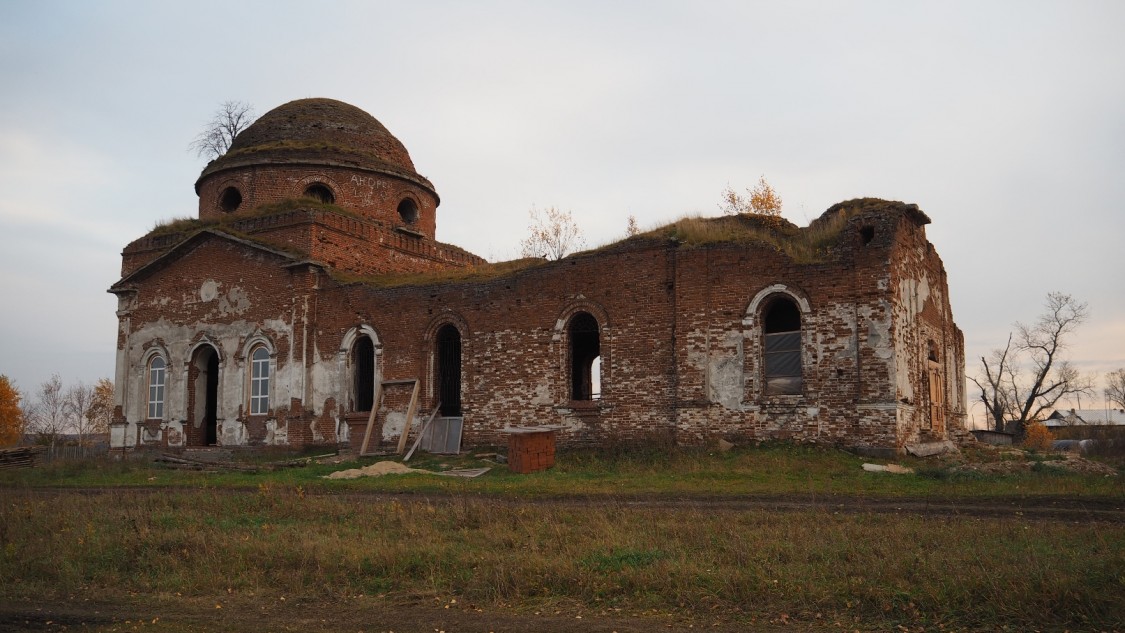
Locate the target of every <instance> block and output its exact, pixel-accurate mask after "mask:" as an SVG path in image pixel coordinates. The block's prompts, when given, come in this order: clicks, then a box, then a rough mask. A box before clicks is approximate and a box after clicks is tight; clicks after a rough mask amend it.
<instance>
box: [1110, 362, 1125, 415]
mask: <svg viewBox="0 0 1125 633" xmlns="http://www.w3.org/2000/svg"><path fill="white" fill-rule="evenodd" d="M1105 399H1106V400H1108V401H1110V402H1111V403H1113V404H1114V405H1115V406H1116V407H1117V408H1119V409H1125V368H1121V369H1116V370H1114V371H1111V372H1109V373H1108V374H1106V375H1105Z"/></svg>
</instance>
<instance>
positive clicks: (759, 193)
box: [719, 176, 781, 217]
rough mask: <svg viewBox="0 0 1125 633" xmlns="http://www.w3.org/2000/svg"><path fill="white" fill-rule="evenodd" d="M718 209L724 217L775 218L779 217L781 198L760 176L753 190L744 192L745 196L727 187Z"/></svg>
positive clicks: (763, 177)
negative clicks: (766, 216) (742, 214)
mask: <svg viewBox="0 0 1125 633" xmlns="http://www.w3.org/2000/svg"><path fill="white" fill-rule="evenodd" d="M719 208H720V209H721V210H722V211H723V213H725V214H726V215H738V214H740V213H751V214H754V215H769V216H775V217H776V216H780V215H781V196H779V195H778V194H777V191H775V190H774V188H773V187H771V186H770V183H768V182H766V177H765V176H761V177H759V178H758V184H757V185H755V186H754V188H752V189H747V190H746V195H745V196H744V195H742V194H740V193H738V192H737V191H735V190H734V189H732V188H731V187H730V185H727V188H726V189H725V190H723V199H722V202H720V203H719Z"/></svg>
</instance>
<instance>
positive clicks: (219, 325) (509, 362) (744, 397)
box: [123, 213, 963, 448]
mask: <svg viewBox="0 0 1125 633" xmlns="http://www.w3.org/2000/svg"><path fill="white" fill-rule="evenodd" d="M333 217H335V216H333ZM361 224H362V223H361ZM365 227H366V225H362V226H359V227H358V228H356V227H350V226H347V225H346V223H342V224H339V225H335V224H334V225H332V226H331V227H326V226H324V225H322V224H320V223H313V224H310V225H307V226H306V225H301V226H292V227H281V226H280V225H277V226H271V227H263V228H261V229H260V230H261V231H262V232H263V233H268V234H269V236H270V238H271V239H274V240H281V239H287V238H285V237H283V236H286V235H290V233H286V231H297V232H299V231H304V230H306V229H307V230H308V231H310V238H311V241H312V242H313V243H322V244H328V243H331V244H335V245H336V246H333V248H341V249H343V248H345V243H344V242H343V241H342V240H344V239H345V238H347V236H352V235H354V234H356V233H362V232H363V231H364V230H367V229H366V228H365ZM864 228H867V229H870V231H868V232H867V235H869V236H870V238H871V239H869V240H865V239H864V232H861V229H864ZM372 230H374V229H372ZM294 234H296V233H294ZM322 237H323V238H324V240H325V241H324V242H321V238H322ZM336 240H341V241H340V242H337V241H336ZM396 248H397V246H396ZM351 250H356V251H358V250H360V249H359V247H358V246H356V247H355V248H353V249H351ZM388 252H390V251H388ZM393 252H395V253H397V252H399V251H393ZM388 261H393V258H389V259H388ZM285 263H286V262H285V261H284V260H283V259H282V258H278V257H276V256H272V255H268V254H261V253H260V252H255V251H254V250H253V249H251V248H250V247H248V246H246V245H242V244H237V243H234V242H223V241H222V240H221V239H219V238H208V239H207V240H206V241H205V242H204V243H203V244H201V245H199V246H197V247H194V248H193V250H191V252H188V253H185V254H184V255H183V256H182V257H181V258H180V259H179V260H178V263H177V264H175V265H174V266H170V267H169V268H167V269H165V270H161V271H157V272H154V273H153V274H152V275H151V276H149V277H147V278H146V279H145V280H144V281H143V283H141V290H140V292H139V293H138V297H137V301H136V302H135V303H136V305H135V306H134V307H133V308H132V309H131V310H129V311H128V317H127V319H128V323H129V324H130V325H128V326H127V328H131V330H132V331H134V332H140V331H142V330H145V329H146V328H147V329H148V330H150V331H153V330H155V329H159V328H155V326H153V325H151V324H152V323H154V322H160V321H164V322H169V323H171V324H174V325H175V326H176V327H175V328H172V330H169V331H167V332H165V333H166V334H167V336H166V337H165V341H166V343H167V344H168V345H169V347H171V348H177V349H179V348H185V347H186V345H185V344H183V343H176V342H174V341H172V340H168V339H169V338H171V339H175V337H177V336H184V337H186V336H188V334H189V333H190V332H191V331H192V328H197V329H198V328H202V329H205V330H208V331H211V332H219V333H225V336H226V337H227V338H229V339H230V340H229V342H225V343H223V344H224V345H225V346H226V347H225V348H224V349H225V352H224V353H225V354H230V353H232V350H233V351H235V352H237V351H238V350H241V346H242V345H243V342H244V341H245V337H246V336H249V335H250V334H252V333H253V332H254V331H256V330H261V331H263V332H267V333H269V335H270V336H271V337H273V338H274V340H275V341H276V344H277V347H278V349H277V366H278V374H279V376H278V379H279V380H284V384H285V385H287V387H286V391H285V392H281V391H280V390H278V391H275V394H276V396H277V397H278V398H282V397H287V396H289V395H291V396H293V397H294V398H301V399H302V400H301V401H302V402H303V405H302V406H303V407H304V408H305V409H307V410H308V411H309V413H308V414H307V415H308V416H312V417H313V418H315V419H316V420H317V425H318V426H315V427H309V424H310V423H311V422H308V421H305V422H302V424H303V425H304V426H302V427H301V428H300V429H298V428H296V427H297V426H299V425H297V424H295V423H294V421H293V420H290V422H289V432H288V438H289V440H288V441H289V443H290V444H295V445H299V444H303V443H308V442H312V441H318V440H315V434H314V433H312V431H311V430H308V431H306V430H304V429H306V428H315V429H317V430H318V432H319V433H320V434H321V437H322V438H324V437H329V436H330V434H331V432H334V428H335V426H334V420H335V418H336V417H338V413H339V412H338V411H337V407H336V404H335V403H336V402H346V401H347V398H346V394H347V389H348V386H347V384H348V379H347V377H346V376H342V375H340V368H341V367H342V365H341V356H340V354H341V352H340V348H341V344H342V343H341V342H342V340H343V337H344V336H345V334H346V333H347V332H348V331H349V330H351V329H353V328H355V327H357V326H360V325H368V326H370V327H372V328H373V329H374V330H375V331H376V333H377V335H378V345H379V355H378V374H379V376H380V378H381V379H382V380H396V379H407V378H418V379H420V380H422V390H421V403H420V406H419V412H426V411H429V410H430V409H432V407H433V405H434V403H435V401H436V398H437V396H436V389H435V384H434V383H435V380H434V375H435V372H434V358H433V356H434V345H435V343H434V341H433V340H431V338H430V337H431V336H432V333H433V332H436V331H437V329H438V327H439V326H440V325H441V324H442V323H444V322H452V323H456V324H457V325H458V327H459V329H461V331H462V359H463V362H462V379H461V383H462V408H463V412H464V417H465V425H464V436H463V443H464V444H465V445H483V444H492V445H500V444H504V443H506V441H507V437H506V436H505V435H504V434H503V433H501V430H502V429H503V428H504V427H506V426H526V425H535V424H563V425H565V427H566V428H565V429H564V430H562V431H560V432H559V441H560V442H563V443H566V444H583V443H586V444H590V443H602V442H607V441H614V442H617V441H645V440H647V439H649V438H651V437H653V436H654V435H659V436H662V437H671V438H673V439H675V440H676V441H678V442H681V443H688V444H696V443H704V442H710V441H713V440H714V438H716V437H727V438H730V439H736V440H737V439H742V440H751V439H773V438H777V439H792V440H797V441H814V442H822V443H829V444H842V445H852V446H869V447H882V448H897V447H900V446H901V445H902V443H903V442H904V441H905V440H906V439H909V438H908V436H909V437H917V436H919V432H918V430H919V429H920V426H921V421H920V418H919V417H918V416H919V415H921V414H920V411H921V408H920V407H918V406H917V404H916V403H915V402H914V401H913V400H911V399H910V398H907V399H906V400H907V401H905V402H904V401H903V398H904V394H905V393H906V392H912V393H920V392H921V389H922V388H923V384H922V383H921V382H920V381H921V373H920V372H919V371H918V368H919V367H923V366H924V365H923V364H922V361H923V360H924V356H921V348H920V347H919V345H920V343H919V341H923V342H924V340H926V339H927V338H928V337H938V338H940V340H941V344H942V345H943V346H944V347H943V353H944V354H945V355H946V358H947V362H948V363H949V372H950V379H949V382H950V388H951V389H952V390H954V391H955V390H956V389H957V381H958V380H960V381H961V382H963V357H962V352H961V351H960V349H961V347H959V345H961V343H960V332H959V331H958V330H957V329H956V326H955V325H953V322H952V318H951V316H950V312H949V308H948V289H947V288H946V284H945V276H944V271H942V270H941V262H940V259H938V258H937V255H936V254H935V253H934V252H933V251H932V248H930V247H929V245H928V243H927V242H926V240H925V233H924V230H923V228H922V227H921V226H918V225H917V224H915V222H914V220H911V219H909V218H907V217H906V216H905V215H902V214H898V213H881V214H875V215H872V216H865V217H856V218H852V219H851V220H849V222H848V224H847V225H846V226H845V227H844V229H843V232H842V233H841V236H840V240H839V244H838V246H836V247H835V248H834V249H833V251H832V252H831V254H830V255H829V256H828V257H827V258H826V259H825V260H824V261H817V262H810V263H797V262H795V261H793V260H792V259H791V258H790V257H789V256H787V255H785V254H784V253H782V252H780V251H778V250H777V249H776V248H774V247H773V246H770V245H767V244H756V243H750V244H747V243H722V244H714V245H709V246H702V247H687V246H676V245H673V244H669V243H664V242H647V243H645V242H638V241H634V242H628V243H625V244H622V245H618V246H616V247H613V248H610V249H604V250H602V251H599V252H595V253H587V254H583V255H579V256H573V257H570V258H567V259H565V260H563V261H560V262H553V263H549V264H547V263H545V264H543V265H540V266H536V267H532V268H529V269H525V270H522V271H519V272H516V273H512V274H509V275H507V276H504V277H500V278H496V279H492V280H488V281H479V282H472V283H468V282H459V283H432V284H426V285H416V286H404V287H398V288H380V287H375V286H368V285H361V284H350V285H340V284H337V283H335V282H333V281H332V280H331V279H329V278H328V277H327V276H326V275H323V274H316V273H315V272H314V271H307V272H306V271H304V270H303V269H299V270H293V269H288V268H285V267H284V264H285ZM337 265H340V264H339V262H337ZM923 273H924V276H925V279H926V280H927V281H926V283H927V284H928V285H929V287H930V289H931V291H930V293H929V295H928V299H927V301H926V302H921V303H920V304H919V306H918V309H917V310H913V311H912V308H910V307H909V306H907V305H906V304H905V303H904V298H903V297H905V296H906V295H904V294H903V291H900V286H901V287H906V286H909V285H910V284H915V286H916V285H917V282H918V281H919V280H920V279H921V278H922V276H923ZM206 279H214V280H219V281H221V282H222V288H224V289H225V291H229V290H230V289H231V288H233V287H235V286H237V287H239V288H242V289H244V290H246V291H247V292H248V293H249V296H250V297H251V300H250V301H251V304H252V305H251V306H250V307H248V308H246V309H245V310H243V311H241V312H237V313H235V312H231V311H228V312H227V313H226V314H219V313H217V312H215V309H214V307H213V306H208V305H203V303H202V302H201V301H199V300H198V299H197V297H198V295H199V288H200V284H201V283H203V281H204V280H206ZM777 285H782V286H784V287H785V289H786V291H787V292H791V293H792V295H793V296H794V297H797V298H798V299H799V300H800V302H801V303H802V305H807V306H808V311H807V312H806V313H804V314H803V315H802V325H803V332H804V333H803V343H802V359H803V368H804V392H803V393H802V394H801V395H793V396H767V395H764V394H763V390H762V388H761V385H762V380H761V344H762V331H761V314H760V312H750V313H748V309H749V308H750V306H751V303H752V302H753V301H754V300H755V297H759V295H761V294H762V293H763V291H766V290H768V289H770V288H772V287H774V286H777ZM911 287H914V286H911ZM212 303H214V302H212ZM931 303H932V305H931ZM577 311H587V312H589V313H590V314H592V315H593V316H595V317H596V318H597V319H598V321H599V325H600V327H601V331H600V336H601V352H602V361H603V364H602V373H601V376H602V387H601V393H602V397H601V399H600V400H598V401H594V402H590V403H585V404H584V405H583V406H578V407H576V406H574V403H571V402H570V386H569V380H570V372H569V370H568V364H567V363H568V332H567V328H566V320H567V319H568V318H569V317H571V316H572V315H573V314H575V313H576V312H577ZM177 328H178V329H177ZM165 330H167V328H165ZM162 331H163V330H162ZM305 333H307V336H308V338H307V339H306V338H304V337H305ZM216 336H218V335H216ZM142 338H143V337H142ZM129 341H130V343H129V344H130V345H139V344H140V341H139V340H137V338H136V337H135V336H134V337H132V338H129ZM123 344H124V343H123ZM239 362H240V361H238V360H237V359H231V358H229V357H228V356H224V368H223V371H224V372H227V375H228V376H233V375H234V374H231V373H230V372H232V371H235V370H232V369H231V368H232V367H235V368H237V371H238V372H241V371H242V369H241V368H240V367H241V366H240V365H239ZM958 363H960V366H958ZM904 372H905V373H904ZM282 375H283V376H282ZM958 375H959V376H960V378H959V379H958V378H957V376H958ZM138 376H139V374H138ZM232 384H233V383H230V384H228V383H226V382H224V388H229V389H234V388H235V387H236V385H235V386H231V385H232ZM904 385H905V386H904ZM169 388H170V389H173V388H175V386H174V385H170V387H169ZM962 391H963V387H962ZM948 400H949V401H950V402H951V405H952V404H953V400H954V398H953V397H952V396H951V397H950V398H948ZM294 415H295V414H294ZM301 415H302V416H305V415H306V414H301ZM900 419H901V420H904V421H906V423H907V432H906V434H905V435H904V434H903V433H902V432H901V431H900V429H899V421H900ZM352 439H353V441H352V443H353V445H355V438H352ZM319 441H324V440H323V439H322V440H319Z"/></svg>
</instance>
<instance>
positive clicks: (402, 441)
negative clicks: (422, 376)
mask: <svg viewBox="0 0 1125 633" xmlns="http://www.w3.org/2000/svg"><path fill="white" fill-rule="evenodd" d="M421 387H422V382H421V381H420V380H415V381H414V392H413V393H411V394H410V407H409V408H408V409H407V410H406V422H405V423H404V424H403V425H402V434H401V435H399V437H398V448H397V449H395V453H396V454H398V455H402V452H403V451H405V450H406V437H407V436H408V435H409V434H410V425H412V424H414V412H415V411H417V410H418V392H419V391H420V390H421Z"/></svg>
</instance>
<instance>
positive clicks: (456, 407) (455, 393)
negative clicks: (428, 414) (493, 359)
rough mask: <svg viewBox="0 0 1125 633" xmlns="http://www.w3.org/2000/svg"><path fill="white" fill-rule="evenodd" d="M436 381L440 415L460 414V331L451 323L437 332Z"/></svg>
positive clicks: (451, 415)
mask: <svg viewBox="0 0 1125 633" xmlns="http://www.w3.org/2000/svg"><path fill="white" fill-rule="evenodd" d="M437 361H438V362H437V365H438V367H437V370H438V372H437V373H438V375H437V381H438V388H437V392H438V398H439V399H440V401H441V415H443V416H446V417H455V416H459V415H461V332H460V331H459V330H458V329H457V328H456V327H454V326H453V325H450V324H446V325H443V326H441V329H439V330H438V332H437Z"/></svg>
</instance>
